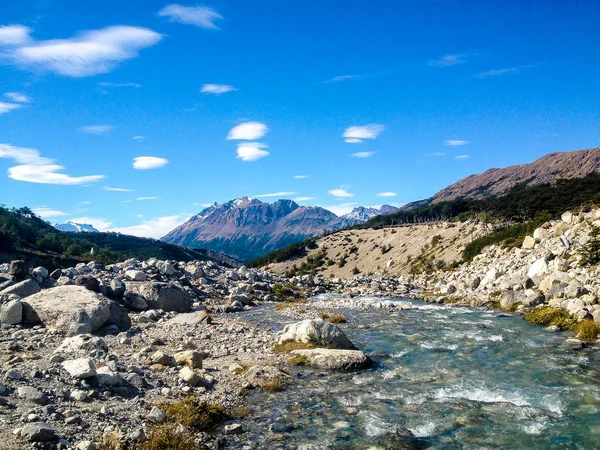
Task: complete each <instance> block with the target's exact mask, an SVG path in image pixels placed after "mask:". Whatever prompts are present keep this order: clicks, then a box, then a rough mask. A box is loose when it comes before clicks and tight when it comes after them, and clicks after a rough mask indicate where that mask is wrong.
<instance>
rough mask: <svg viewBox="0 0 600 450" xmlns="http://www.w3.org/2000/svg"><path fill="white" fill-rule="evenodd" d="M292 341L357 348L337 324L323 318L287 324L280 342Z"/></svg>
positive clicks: (348, 348)
mask: <svg viewBox="0 0 600 450" xmlns="http://www.w3.org/2000/svg"><path fill="white" fill-rule="evenodd" d="M290 341H292V342H303V343H305V344H309V343H313V344H315V345H324V346H332V347H335V348H340V349H346V350H355V349H356V347H355V346H354V344H353V343H352V342H350V339H348V338H347V337H346V335H345V334H344V332H343V331H342V330H340V328H339V327H338V326H337V325H334V324H332V323H329V322H327V321H325V320H323V319H312V320H311V319H309V320H303V321H302V322H298V323H293V324H289V325H286V326H285V328H284V329H283V331H282V332H281V336H280V337H279V343H285V342H290Z"/></svg>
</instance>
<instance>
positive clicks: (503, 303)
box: [500, 291, 525, 310]
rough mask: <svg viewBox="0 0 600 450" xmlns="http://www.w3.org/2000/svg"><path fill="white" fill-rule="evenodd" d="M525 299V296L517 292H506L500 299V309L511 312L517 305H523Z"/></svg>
mask: <svg viewBox="0 0 600 450" xmlns="http://www.w3.org/2000/svg"><path fill="white" fill-rule="evenodd" d="M524 299H525V294H523V293H522V292H517V291H505V292H503V293H502V296H501V297H500V307H501V308H502V309H504V310H509V309H511V308H512V307H513V305H516V304H517V303H521V302H522V301H523V300H524Z"/></svg>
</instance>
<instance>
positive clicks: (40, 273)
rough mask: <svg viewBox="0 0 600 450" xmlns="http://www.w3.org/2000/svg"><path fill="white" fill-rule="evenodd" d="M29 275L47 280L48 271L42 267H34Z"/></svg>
mask: <svg viewBox="0 0 600 450" xmlns="http://www.w3.org/2000/svg"><path fill="white" fill-rule="evenodd" d="M31 274H32V275H33V276H34V277H41V278H48V269H46V268H45V267H42V266H40V267H36V268H35V269H33V270H32V271H31Z"/></svg>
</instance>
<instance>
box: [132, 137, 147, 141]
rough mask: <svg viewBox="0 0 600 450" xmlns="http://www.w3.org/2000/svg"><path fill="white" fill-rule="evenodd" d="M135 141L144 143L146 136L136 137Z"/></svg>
mask: <svg viewBox="0 0 600 450" xmlns="http://www.w3.org/2000/svg"><path fill="white" fill-rule="evenodd" d="M133 139H134V140H136V141H143V140H144V136H134V137H133Z"/></svg>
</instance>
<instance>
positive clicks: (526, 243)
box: [521, 236, 535, 249]
mask: <svg viewBox="0 0 600 450" xmlns="http://www.w3.org/2000/svg"><path fill="white" fill-rule="evenodd" d="M533 247H535V239H534V238H532V237H531V236H526V237H525V239H523V245H521V248H526V249H531V248H533Z"/></svg>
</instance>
